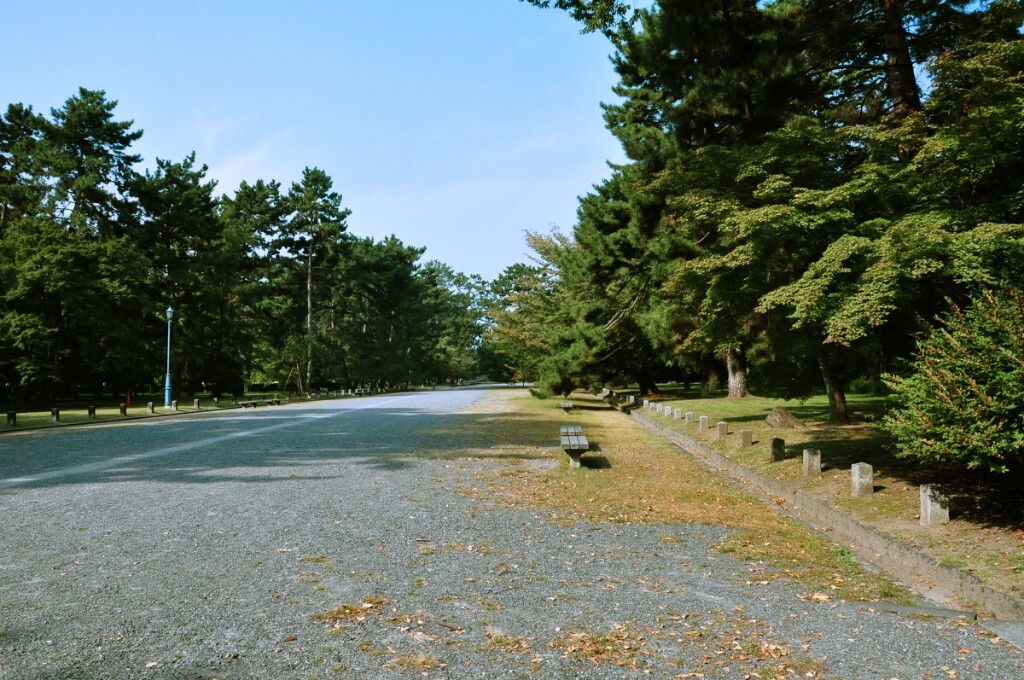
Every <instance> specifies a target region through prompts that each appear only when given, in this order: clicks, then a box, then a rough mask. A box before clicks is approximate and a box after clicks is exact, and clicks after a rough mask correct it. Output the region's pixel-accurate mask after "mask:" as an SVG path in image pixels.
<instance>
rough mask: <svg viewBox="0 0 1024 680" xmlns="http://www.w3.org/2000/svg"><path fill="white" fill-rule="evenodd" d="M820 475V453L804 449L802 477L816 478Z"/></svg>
mask: <svg viewBox="0 0 1024 680" xmlns="http://www.w3.org/2000/svg"><path fill="white" fill-rule="evenodd" d="M820 474H821V451H819V450H818V449H804V477H817V476H818V475H820Z"/></svg>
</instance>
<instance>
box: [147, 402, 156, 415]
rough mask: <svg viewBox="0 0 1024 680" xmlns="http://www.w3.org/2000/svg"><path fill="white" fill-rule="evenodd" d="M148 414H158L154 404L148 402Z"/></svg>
mask: <svg viewBox="0 0 1024 680" xmlns="http://www.w3.org/2000/svg"><path fill="white" fill-rule="evenodd" d="M146 413H156V409H155V408H154V407H153V402H151V401H147V402H146Z"/></svg>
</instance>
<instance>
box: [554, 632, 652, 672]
mask: <svg viewBox="0 0 1024 680" xmlns="http://www.w3.org/2000/svg"><path fill="white" fill-rule="evenodd" d="M549 646H550V647H552V648H554V649H561V650H562V652H563V653H564V655H565V656H566V657H567V658H570V659H575V660H578V661H589V662H591V663H595V664H609V665H614V666H621V667H623V668H641V667H643V665H644V657H645V656H649V655H651V654H653V651H652V650H651V648H650V647H649V645H648V641H647V634H646V633H645V632H644V631H641V630H637V629H635V628H634V627H633V626H631V625H629V624H615V625H614V626H613V627H612V630H610V631H609V632H607V633H599V632H596V631H592V630H586V631H579V632H571V633H563V634H561V635H559V636H558V637H557V638H555V639H554V640H553V641H552V642H551V643H550V645H549Z"/></svg>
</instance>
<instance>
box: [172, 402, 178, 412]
mask: <svg viewBox="0 0 1024 680" xmlns="http://www.w3.org/2000/svg"><path fill="white" fill-rule="evenodd" d="M171 410H172V411H177V410H178V400H177V399H175V400H173V401H171Z"/></svg>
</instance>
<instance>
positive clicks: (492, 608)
mask: <svg viewBox="0 0 1024 680" xmlns="http://www.w3.org/2000/svg"><path fill="white" fill-rule="evenodd" d="M473 599H474V600H476V603H477V604H478V605H480V606H481V607H483V608H484V611H488V612H500V611H501V610H502V609H504V608H505V607H504V606H502V605H500V604H498V603H497V602H494V601H493V600H488V599H486V598H483V597H480V596H479V595H476V596H474V597H473Z"/></svg>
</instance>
